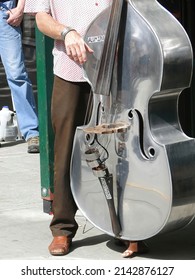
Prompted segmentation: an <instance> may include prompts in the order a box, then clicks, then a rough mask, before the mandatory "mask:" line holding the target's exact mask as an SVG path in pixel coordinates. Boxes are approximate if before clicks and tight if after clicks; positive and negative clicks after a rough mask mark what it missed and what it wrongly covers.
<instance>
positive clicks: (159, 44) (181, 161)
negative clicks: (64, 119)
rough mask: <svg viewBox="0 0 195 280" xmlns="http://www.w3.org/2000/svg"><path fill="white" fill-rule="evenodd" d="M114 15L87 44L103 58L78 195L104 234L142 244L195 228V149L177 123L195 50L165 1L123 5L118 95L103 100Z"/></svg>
mask: <svg viewBox="0 0 195 280" xmlns="http://www.w3.org/2000/svg"><path fill="white" fill-rule="evenodd" d="M110 10H111V9H107V10H105V11H104V12H103V13H101V14H100V15H99V16H98V17H97V18H96V19H95V20H94V22H92V24H91V25H90V26H89V29H88V31H87V33H86V36H85V40H86V42H87V43H88V44H89V45H90V47H91V48H92V49H93V50H94V54H93V55H89V57H88V62H87V63H86V64H85V66H84V68H85V75H86V78H87V80H88V81H89V82H90V83H91V85H92V88H93V89H94V92H93V111H92V115H91V119H90V121H89V123H88V124H87V125H85V126H82V127H78V128H77V130H76V134H75V140H74V146H73V154H72V168H71V187H72V192H73V195H74V198H75V200H76V202H77V204H78V207H79V209H80V210H81V212H82V213H83V215H84V216H85V217H86V218H87V219H88V220H89V221H90V222H91V223H92V224H94V225H95V226H96V227H97V228H99V229H100V230H102V231H104V232H106V233H107V234H109V235H111V236H116V237H119V238H121V239H128V240H143V239H147V238H149V237H152V236H154V235H156V234H159V233H163V232H167V231H171V230H175V229H179V228H182V227H184V226H186V225H188V224H189V223H190V222H191V221H192V220H193V219H194V215H195V140H194V139H193V138H190V137H188V136H187V135H186V134H185V133H184V132H183V130H182V128H181V125H180V122H179V116H178V99H179V95H180V94H181V92H182V91H183V90H184V89H185V88H187V87H189V85H190V82H191V74H192V61H193V59H192V48H191V44H190V41H189V38H188V36H187V35H186V32H185V31H184V29H183V27H182V26H181V25H180V24H179V22H178V21H177V20H176V19H175V18H174V17H173V16H172V15H171V14H170V13H169V12H168V11H167V10H165V9H164V8H163V7H162V6H161V5H160V4H159V3H158V2H157V1H155V0H144V1H143V0H129V1H124V2H123V10H122V14H121V21H120V30H119V36H118V38H117V45H116V52H115V56H114V64H113V68H112V79H111V83H110V90H109V94H104V90H103V91H102V93H99V92H95V88H96V86H97V84H98V82H101V81H99V80H98V78H97V71H98V69H99V65H100V61H101V57H102V50H103V48H104V50H105V45H104V38H105V34H107V33H106V31H107V26H108V21H109V17H110ZM106 63H107V62H106ZM106 65H107V64H105V66H106ZM108 74H109V73H108Z"/></svg>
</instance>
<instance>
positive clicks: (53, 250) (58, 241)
mask: <svg viewBox="0 0 195 280" xmlns="http://www.w3.org/2000/svg"><path fill="white" fill-rule="evenodd" d="M71 244H72V239H71V238H70V237H68V236H55V237H54V238H53V241H52V242H51V244H50V245H49V247H48V249H49V252H50V254H51V255H53V256H63V255H66V254H68V253H69V251H70V246H71Z"/></svg>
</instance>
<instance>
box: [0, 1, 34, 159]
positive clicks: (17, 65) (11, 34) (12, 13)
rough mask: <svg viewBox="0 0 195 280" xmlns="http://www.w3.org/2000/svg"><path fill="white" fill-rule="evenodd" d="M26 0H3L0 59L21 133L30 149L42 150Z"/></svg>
mask: <svg viewBox="0 0 195 280" xmlns="http://www.w3.org/2000/svg"><path fill="white" fill-rule="evenodd" d="M24 5H25V0H18V1H17V0H7V1H5V0H0V31H1V35H0V59H1V61H2V64H3V67H4V69H5V74H6V79H7V82H8V86H9V88H10V90H11V95H12V101H13V105H14V108H15V110H16V115H17V120H18V125H19V129H20V132H21V135H22V136H23V138H24V139H25V140H26V141H27V143H28V150H27V151H28V153H39V130H38V115H37V110H36V104H35V100H34V94H33V89H32V83H31V81H30V79H29V77H28V73H27V71H26V68H25V63H24V54H23V49H22V38H21V28H20V24H21V21H22V19H23V12H24Z"/></svg>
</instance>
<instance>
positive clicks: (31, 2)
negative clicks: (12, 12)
mask: <svg viewBox="0 0 195 280" xmlns="http://www.w3.org/2000/svg"><path fill="white" fill-rule="evenodd" d="M38 12H47V13H50V0H26V1H25V7H24V13H30V14H35V13H38Z"/></svg>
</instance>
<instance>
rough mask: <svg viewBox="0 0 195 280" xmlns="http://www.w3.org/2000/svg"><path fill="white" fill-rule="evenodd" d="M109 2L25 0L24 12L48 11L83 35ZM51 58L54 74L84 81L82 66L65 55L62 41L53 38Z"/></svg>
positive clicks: (94, 0) (98, 0)
mask: <svg viewBox="0 0 195 280" xmlns="http://www.w3.org/2000/svg"><path fill="white" fill-rule="evenodd" d="M111 2H112V1H111V0H26V4H25V13H37V12H47V13H50V14H51V15H52V17H53V18H54V19H55V20H57V21H58V22H60V23H61V24H64V25H66V26H71V27H72V28H74V29H76V30H77V31H78V32H79V33H80V34H81V36H83V35H84V34H85V32H86V29H87V27H88V25H89V24H90V22H91V21H92V20H93V19H94V18H95V17H96V16H97V15H98V14H99V13H101V12H102V11H103V10H104V9H106V8H107V7H108V6H109V5H110V4H111ZM53 58H54V60H53V67H54V69H53V71H54V74H55V75H57V76H58V77H61V78H63V79H65V80H68V81H74V82H81V81H84V78H83V69H82V66H80V65H79V64H77V63H76V62H74V61H72V60H71V59H70V58H69V57H68V56H67V55H66V53H65V47H64V42H63V41H61V40H55V43H54V49H53Z"/></svg>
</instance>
